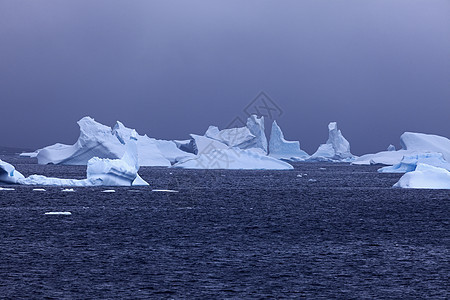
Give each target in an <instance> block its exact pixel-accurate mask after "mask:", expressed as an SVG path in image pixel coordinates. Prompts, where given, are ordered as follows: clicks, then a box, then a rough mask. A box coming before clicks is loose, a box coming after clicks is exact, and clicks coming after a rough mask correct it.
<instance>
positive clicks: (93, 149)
mask: <svg viewBox="0 0 450 300" xmlns="http://www.w3.org/2000/svg"><path fill="white" fill-rule="evenodd" d="M78 125H79V126H80V136H79V138H78V141H77V142H76V143H75V144H73V145H64V144H59V143H58V144H55V145H52V146H48V147H45V148H43V149H40V150H37V155H36V157H37V159H38V163H39V164H49V163H52V164H64V165H87V163H88V161H89V160H90V159H91V158H93V157H98V158H110V159H118V158H120V157H122V156H123V154H124V153H125V148H126V147H125V144H126V143H127V141H128V139H129V136H130V133H131V132H132V130H133V129H130V128H127V127H125V126H124V125H123V124H122V123H121V122H119V121H118V122H117V123H116V124H115V126H114V127H113V128H110V127H108V126H105V125H103V124H100V123H98V122H96V121H95V120H94V119H92V118H90V117H84V118H82V119H81V120H80V121H78ZM170 143H173V142H170ZM158 145H160V146H161V147H163V148H164V149H167V148H168V146H167V144H166V145H163V144H162V142H161V141H160V142H157V141H156V140H155V139H152V138H149V137H147V136H146V135H144V136H141V135H138V136H137V148H138V153H139V164H140V165H141V166H163V167H168V166H170V165H171V161H175V160H176V157H181V156H183V155H184V153H182V151H181V150H179V149H178V148H177V147H176V145H175V144H174V143H173V147H172V150H173V151H170V152H169V154H168V157H165V156H164V155H163V153H162V152H161V150H160V149H159V147H158ZM174 148H177V149H178V150H179V152H177V153H175V149H174ZM186 155H187V156H188V155H189V154H186Z"/></svg>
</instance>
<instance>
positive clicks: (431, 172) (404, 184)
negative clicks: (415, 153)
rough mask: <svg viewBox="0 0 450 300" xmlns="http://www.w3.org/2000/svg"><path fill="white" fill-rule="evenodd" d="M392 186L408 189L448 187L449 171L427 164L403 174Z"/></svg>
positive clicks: (449, 185) (449, 180) (449, 186)
mask: <svg viewBox="0 0 450 300" xmlns="http://www.w3.org/2000/svg"><path fill="white" fill-rule="evenodd" d="M394 187H398V188H409V189H450V172H449V171H447V170H446V169H443V168H437V167H433V166H430V165H427V164H418V165H417V167H416V169H415V171H412V172H408V173H406V174H404V175H403V176H402V177H401V178H400V180H399V181H398V182H397V183H396V184H394Z"/></svg>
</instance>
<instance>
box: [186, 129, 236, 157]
mask: <svg viewBox="0 0 450 300" xmlns="http://www.w3.org/2000/svg"><path fill="white" fill-rule="evenodd" d="M190 136H191V145H192V148H193V149H194V154H196V155H199V154H207V153H209V152H211V151H213V150H216V149H228V146H227V145H225V144H224V143H222V142H219V141H217V140H214V139H211V138H209V137H206V136H202V135H196V134H191V135H190Z"/></svg>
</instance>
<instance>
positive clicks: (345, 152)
mask: <svg viewBox="0 0 450 300" xmlns="http://www.w3.org/2000/svg"><path fill="white" fill-rule="evenodd" d="M355 158H356V157H355V156H354V155H353V154H352V153H351V152H350V143H349V142H348V141H347V140H346V139H345V138H344V136H343V135H342V133H341V131H340V130H338V128H337V123H336V122H331V123H330V124H328V140H327V142H326V143H325V144H322V145H320V146H319V148H318V149H317V151H316V152H315V153H314V154H313V155H311V156H310V157H309V158H308V159H307V161H331V162H338V161H340V162H351V161H353V160H354V159H355Z"/></svg>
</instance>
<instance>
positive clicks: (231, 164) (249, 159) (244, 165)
mask: <svg viewBox="0 0 450 300" xmlns="http://www.w3.org/2000/svg"><path fill="white" fill-rule="evenodd" d="M259 150H261V149H259ZM261 152H262V151H254V150H253V149H239V148H223V149H214V150H212V151H209V152H207V153H201V154H199V155H197V156H196V157H195V158H192V159H188V160H186V161H183V162H179V163H176V164H174V165H173V166H172V167H173V168H185V169H233V170H290V169H293V167H292V166H291V165H290V164H288V163H287V162H284V161H281V160H279V159H276V158H273V157H270V156H267V155H265V154H264V153H261Z"/></svg>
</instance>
